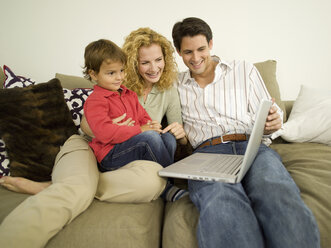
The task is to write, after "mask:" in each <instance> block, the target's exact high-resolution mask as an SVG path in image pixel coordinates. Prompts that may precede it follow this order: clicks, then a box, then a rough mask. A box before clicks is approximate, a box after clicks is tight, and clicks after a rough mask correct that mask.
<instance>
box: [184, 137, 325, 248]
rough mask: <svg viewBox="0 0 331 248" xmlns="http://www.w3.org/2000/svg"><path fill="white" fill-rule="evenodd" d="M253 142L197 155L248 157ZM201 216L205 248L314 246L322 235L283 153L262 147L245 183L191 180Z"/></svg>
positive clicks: (201, 243) (199, 231)
mask: <svg viewBox="0 0 331 248" xmlns="http://www.w3.org/2000/svg"><path fill="white" fill-rule="evenodd" d="M246 146H247V141H244V142H229V143H225V144H219V145H215V146H206V147H203V148H201V149H197V150H196V151H195V152H208V153H226V154H244V152H245V150H246ZM188 185H189V192H190V198H191V200H192V202H193V203H194V204H195V206H196V207H197V208H198V210H199V212H200V217H199V222H198V229H197V238H198V242H199V247H200V248H213V247H230V248H236V247H238V248H245V247H250V248H258V247H278V248H296V247H298V248H299V247H300V248H305V247H307V248H314V247H320V241H319V231H318V226H317V224H316V221H315V218H314V216H313V214H312V212H311V211H310V209H309V208H308V207H307V206H306V205H305V203H304V202H303V201H302V199H301V197H300V192H299V189H298V187H297V186H296V184H295V182H294V181H293V179H292V178H291V176H290V175H289V173H288V172H287V170H286V169H285V167H284V166H283V164H282V162H281V159H280V157H279V155H278V154H277V153H276V152H275V151H274V150H272V149H270V148H269V147H267V146H265V145H261V146H260V149H259V152H258V154H257V157H256V158H255V160H254V162H253V164H252V166H251V168H250V169H249V171H248V172H247V174H246V176H245V177H244V179H243V180H242V181H241V183H237V184H227V183H221V182H202V181H193V180H189V182H188Z"/></svg>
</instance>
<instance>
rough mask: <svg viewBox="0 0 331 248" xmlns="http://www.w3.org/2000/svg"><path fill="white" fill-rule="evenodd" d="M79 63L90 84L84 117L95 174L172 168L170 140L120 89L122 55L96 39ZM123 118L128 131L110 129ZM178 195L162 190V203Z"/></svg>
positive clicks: (171, 189) (120, 126) (172, 141)
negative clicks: (138, 165)
mask: <svg viewBox="0 0 331 248" xmlns="http://www.w3.org/2000/svg"><path fill="white" fill-rule="evenodd" d="M84 57H85V68H84V74H85V76H86V77H87V78H88V79H89V80H91V79H92V80H93V81H95V82H96V85H95V86H94V91H93V93H92V94H91V95H90V96H89V97H88V98H87V100H86V102H85V104H84V114H85V117H86V120H87V122H88V124H89V126H90V128H91V130H92V132H93V134H94V138H93V139H92V141H91V142H90V143H89V144H90V146H91V148H92V149H93V151H94V154H95V156H96V158H97V160H98V162H99V163H98V167H99V170H100V171H101V172H106V171H111V170H116V169H118V168H120V167H122V166H124V165H126V164H128V163H129V162H132V161H134V160H151V161H155V162H157V163H159V164H161V165H162V166H163V167H166V166H168V165H170V164H171V163H173V159H174V153H175V150H176V140H175V138H174V136H173V135H172V134H170V133H164V134H161V131H162V130H161V125H160V124H159V123H158V122H157V121H152V120H151V118H150V117H149V115H148V114H147V112H146V111H145V109H144V108H143V107H142V106H141V105H140V104H139V101H138V97H137V94H136V93H135V92H133V91H131V90H129V89H127V88H126V87H125V86H123V85H122V81H123V78H124V66H125V64H126V56H125V54H124V53H123V51H122V50H121V49H120V48H119V47H118V46H117V45H116V44H114V43H113V42H111V41H109V40H104V39H101V40H98V41H94V42H92V43H90V44H89V45H88V46H87V47H86V49H85V55H84ZM123 114H126V119H125V120H123V121H128V120H130V123H131V124H130V125H125V124H123V123H113V120H114V119H115V118H117V117H119V116H122V115H123ZM183 193H184V191H182V190H177V187H175V186H169V185H168V187H167V188H166V193H165V198H166V199H170V200H176V199H179V198H180V197H181V196H183ZM169 197H170V198H169Z"/></svg>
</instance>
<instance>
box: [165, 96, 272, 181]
mask: <svg viewBox="0 0 331 248" xmlns="http://www.w3.org/2000/svg"><path fill="white" fill-rule="evenodd" d="M271 105H272V102H271V101H268V100H262V101H261V103H260V106H259V109H258V111H257V114H256V119H255V123H254V127H253V130H252V133H251V135H250V138H249V141H248V144H247V149H246V152H245V155H232V154H231V155H228V154H215V153H194V154H192V155H190V156H188V157H186V158H184V159H182V160H180V161H178V162H176V163H174V164H172V165H170V166H168V167H166V168H163V169H162V170H160V171H159V175H160V176H162V177H175V178H185V179H192V180H202V181H222V182H226V183H238V182H240V181H241V180H242V178H243V177H244V176H245V174H246V172H247V171H248V169H249V168H250V166H251V164H252V163H253V161H254V159H255V156H256V154H257V152H258V150H259V146H260V144H261V140H262V136H263V131H264V125H265V122H266V119H267V116H268V112H269V109H270V107H271Z"/></svg>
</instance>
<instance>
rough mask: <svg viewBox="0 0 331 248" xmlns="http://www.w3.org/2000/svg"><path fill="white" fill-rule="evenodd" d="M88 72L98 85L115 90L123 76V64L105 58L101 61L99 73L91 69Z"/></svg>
mask: <svg viewBox="0 0 331 248" xmlns="http://www.w3.org/2000/svg"><path fill="white" fill-rule="evenodd" d="M89 74H90V76H91V78H92V79H93V80H94V81H95V82H96V83H97V85H98V86H100V87H102V88H104V89H107V90H110V91H117V90H118V89H119V88H120V86H121V84H122V81H123V78H124V66H123V64H122V63H121V62H112V61H110V60H106V61H103V62H102V64H101V66H100V70H99V73H96V72H95V71H91V72H90V73H89Z"/></svg>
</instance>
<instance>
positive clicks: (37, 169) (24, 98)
mask: <svg viewBox="0 0 331 248" xmlns="http://www.w3.org/2000/svg"><path fill="white" fill-rule="evenodd" d="M75 133H77V129H76V127H75V125H74V123H73V121H72V117H71V114H70V112H69V110H68V107H67V105H66V103H65V101H64V96H63V91H62V86H61V84H60V82H59V80H58V79H52V80H50V81H49V82H47V83H42V84H37V85H31V86H28V87H26V88H12V89H1V90H0V137H2V139H3V140H4V142H5V144H6V149H7V152H8V156H9V159H10V174H11V176H21V177H25V178H28V179H31V180H34V181H47V180H50V179H51V172H52V168H53V165H54V160H55V157H56V155H57V153H58V152H59V150H60V146H61V145H62V144H63V143H64V142H65V141H66V140H67V138H69V137H70V136H71V135H72V134H75Z"/></svg>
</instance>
